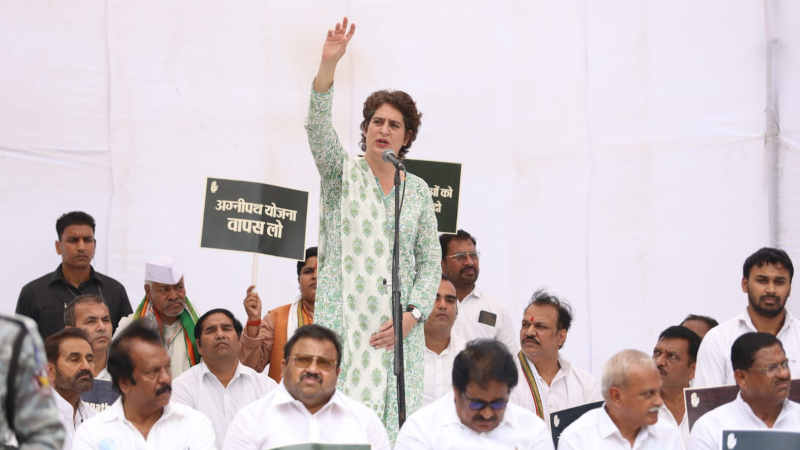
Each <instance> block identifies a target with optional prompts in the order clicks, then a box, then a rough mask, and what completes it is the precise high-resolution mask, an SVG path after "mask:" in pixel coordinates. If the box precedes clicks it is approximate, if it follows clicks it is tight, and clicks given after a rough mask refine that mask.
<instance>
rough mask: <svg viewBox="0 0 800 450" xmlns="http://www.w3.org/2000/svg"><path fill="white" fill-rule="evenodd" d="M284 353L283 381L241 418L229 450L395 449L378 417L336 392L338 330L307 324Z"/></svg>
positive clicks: (230, 431)
mask: <svg viewBox="0 0 800 450" xmlns="http://www.w3.org/2000/svg"><path fill="white" fill-rule="evenodd" d="M283 353H284V359H283V377H282V379H283V381H282V382H281V384H280V385H278V387H276V388H275V389H273V390H272V392H270V393H269V394H267V395H266V396H264V397H262V398H261V399H258V400H256V401H254V402H252V403H250V404H249V405H247V406H245V407H244V408H243V409H242V410H241V411H240V412H239V413H238V414H237V415H236V417H235V418H234V419H233V421H232V422H231V424H230V425H229V426H228V432H227V434H226V436H225V444H224V445H223V446H222V448H223V449H224V450H256V449H267V448H278V447H284V446H293V445H296V444H314V443H316V444H367V445H369V446H371V448H372V450H389V449H390V445H389V436H388V435H387V434H386V429H385V428H384V427H383V424H382V423H381V421H380V419H378V416H377V415H376V414H375V412H373V411H372V409H370V408H368V407H366V406H364V405H363V404H361V403H360V402H357V401H355V400H353V399H351V398H350V397H348V396H346V395H344V393H342V392H341V391H339V390H337V389H336V381H337V379H338V377H339V372H340V370H341V366H340V364H341V362H342V344H341V343H340V342H339V338H338V337H337V336H336V334H335V333H334V332H333V331H331V330H330V329H328V328H325V327H322V326H320V325H316V324H312V325H304V326H302V327H300V328H298V329H297V331H295V333H294V335H292V337H291V339H289V342H287V343H286V346H284V348H283ZM357 364H360V362H359V363H357ZM349 370H351V371H352V373H351V374H350V376H365V377H366V376H373V374H369V373H364V374H362V373H360V372H359V367H358V365H354V366H353V367H351V368H350V369H349ZM376 395H377V393H376Z"/></svg>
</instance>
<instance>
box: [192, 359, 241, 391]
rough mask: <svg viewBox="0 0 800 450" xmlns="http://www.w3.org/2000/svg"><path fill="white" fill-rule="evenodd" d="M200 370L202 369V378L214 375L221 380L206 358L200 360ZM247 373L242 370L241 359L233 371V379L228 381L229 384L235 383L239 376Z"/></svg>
mask: <svg viewBox="0 0 800 450" xmlns="http://www.w3.org/2000/svg"><path fill="white" fill-rule="evenodd" d="M199 370H200V379H205V378H206V377H207V376H209V377H214V378H215V379H216V380H217V381H219V378H217V376H216V375H214V373H213V372H211V369H209V368H208V365H206V362H205V361H204V360H200V369H199ZM245 375H247V374H246V373H245V372H243V371H242V364H241V363H240V362H239V361H236V369H235V370H234V371H233V377H232V378H231V381H229V382H228V386H230V385H231V383H233V382H234V381H235V380H236V379H237V378H239V376H245Z"/></svg>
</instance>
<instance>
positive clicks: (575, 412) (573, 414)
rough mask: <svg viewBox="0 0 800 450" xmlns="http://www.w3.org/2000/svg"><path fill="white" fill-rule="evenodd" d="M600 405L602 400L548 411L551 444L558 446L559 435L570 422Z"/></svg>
mask: <svg viewBox="0 0 800 450" xmlns="http://www.w3.org/2000/svg"><path fill="white" fill-rule="evenodd" d="M601 406H603V401H602V400H601V401H599V402H592V403H586V404H583V405H579V406H573V407H572V408H567V409H562V410H561V411H556V412H553V413H550V433H552V436H553V446H554V447H555V448H558V439H559V438H560V437H561V433H562V432H563V431H564V430H565V429H566V428H567V427H568V426H569V425H570V424H572V422H575V421H576V420H578V419H579V418H580V417H581V416H582V415H584V414H585V413H586V412H588V411H591V410H593V409H596V408H599V407H601Z"/></svg>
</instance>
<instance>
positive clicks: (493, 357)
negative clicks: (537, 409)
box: [395, 339, 553, 450]
mask: <svg viewBox="0 0 800 450" xmlns="http://www.w3.org/2000/svg"><path fill="white" fill-rule="evenodd" d="M517 379H518V376H517V368H516V366H515V365H514V358H513V357H512V356H511V353H509V351H508V349H507V348H506V346H505V345H503V344H502V343H501V342H499V341H497V340H494V339H476V340H474V341H471V342H469V343H468V344H467V347H466V348H465V349H464V350H462V351H461V352H460V353H459V354H458V356H456V359H455V361H454V362H453V392H452V394H450V395H446V396H444V397H442V398H440V399H439V400H436V401H435V402H433V403H431V404H430V405H428V406H425V407H423V408H422V409H420V410H419V411H417V412H416V413H414V414H412V415H411V417H409V418H408V420H407V421H406V423H405V424H404V425H403V428H401V429H400V434H399V435H398V436H397V444H396V445H395V450H412V449H413V450H418V449H437V450H439V449H443V450H447V449H453V450H456V449H466V448H518V449H526V450H540V449H541V450H546V449H549V450H552V449H553V441H552V439H551V438H550V434H549V433H548V431H547V427H546V426H545V424H544V422H542V420H541V419H539V418H538V417H536V415H535V414H533V413H532V412H530V411H528V410H526V409H524V408H522V407H520V406H517V405H514V404H511V403H509V402H508V398H509V395H510V394H511V390H512V389H514V386H516V385H517Z"/></svg>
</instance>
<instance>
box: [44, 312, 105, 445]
mask: <svg viewBox="0 0 800 450" xmlns="http://www.w3.org/2000/svg"><path fill="white" fill-rule="evenodd" d="M44 350H45V353H47V377H48V378H49V380H50V384H51V385H52V386H53V389H54V390H55V393H54V395H53V397H55V400H56V406H58V412H59V413H60V415H61V424H62V425H64V431H65V432H66V435H65V438H64V447H63V448H64V450H71V449H72V436H73V435H74V434H75V429H76V428H77V427H78V425H80V424H81V423H83V421H84V420H86V419H88V418H89V417H91V416H93V415H94V414H95V412H94V410H92V408H90V407H88V406H87V405H85V404H84V403H83V402H82V401H81V393H83V392H86V391H88V390H89V389H91V388H92V371H91V367H92V359H93V357H94V354H93V352H92V346H91V344H89V337H88V336H86V333H84V332H83V330H80V329H78V328H74V327H67V328H64V329H62V330H61V331H59V332H57V333H55V334H51V335H50V336H48V337H47V339H45V341H44Z"/></svg>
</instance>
